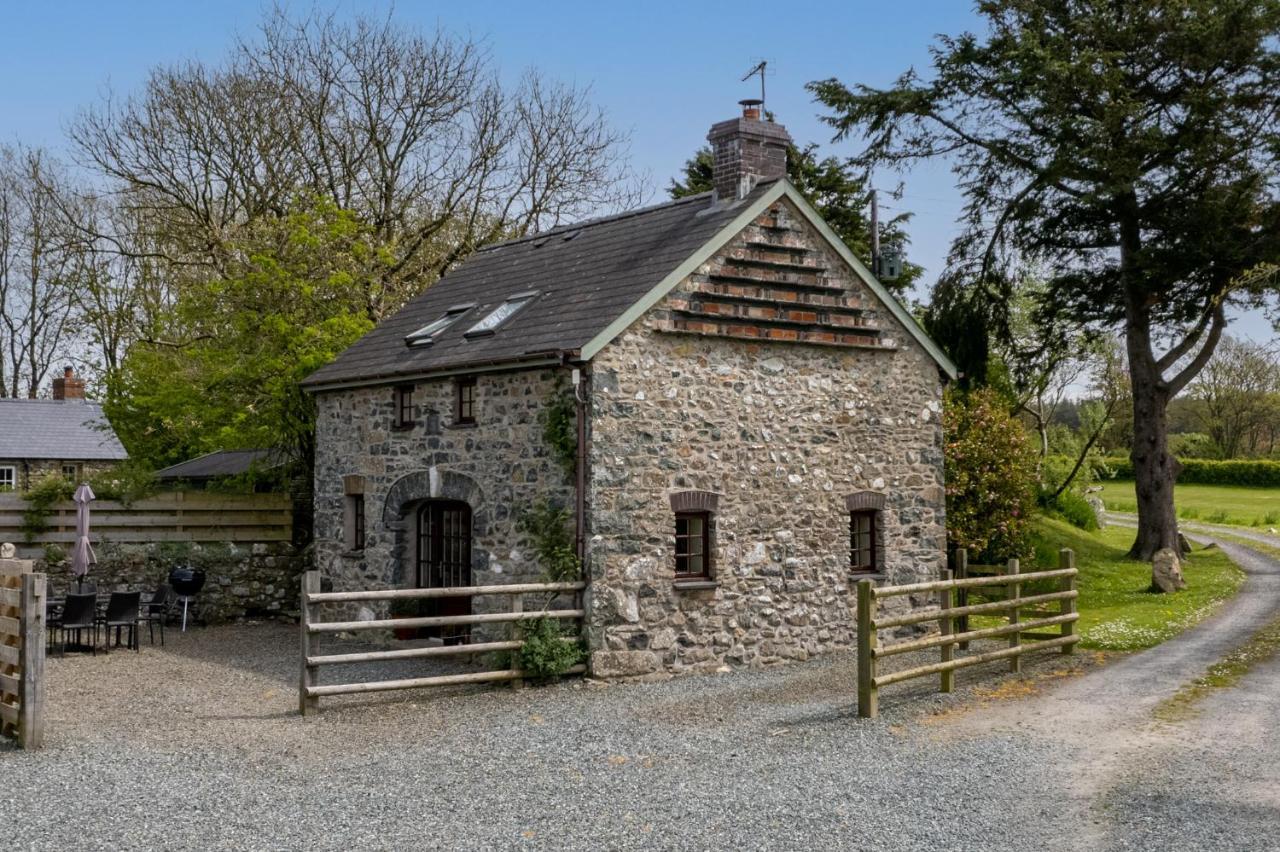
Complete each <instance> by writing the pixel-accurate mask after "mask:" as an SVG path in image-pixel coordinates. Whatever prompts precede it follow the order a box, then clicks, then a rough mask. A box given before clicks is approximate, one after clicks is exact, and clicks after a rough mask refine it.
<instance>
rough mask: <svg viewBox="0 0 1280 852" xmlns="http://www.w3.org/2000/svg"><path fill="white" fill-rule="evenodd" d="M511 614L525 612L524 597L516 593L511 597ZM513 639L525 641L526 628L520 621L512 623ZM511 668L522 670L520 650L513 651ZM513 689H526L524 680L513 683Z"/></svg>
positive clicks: (517, 679)
mask: <svg viewBox="0 0 1280 852" xmlns="http://www.w3.org/2000/svg"><path fill="white" fill-rule="evenodd" d="M511 612H512V614H515V615H519V614H520V613H523V612H524V595H523V594H522V593H520V592H515V593H513V594H512V595H511ZM511 638H512V639H515V640H516V641H521V640H523V639H524V627H523V625H522V624H521V623H520V622H519V621H513V622H511ZM511 668H513V669H518V668H520V648H514V649H512V651H511ZM511 688H512V689H524V678H516V679H515V680H513V681H511Z"/></svg>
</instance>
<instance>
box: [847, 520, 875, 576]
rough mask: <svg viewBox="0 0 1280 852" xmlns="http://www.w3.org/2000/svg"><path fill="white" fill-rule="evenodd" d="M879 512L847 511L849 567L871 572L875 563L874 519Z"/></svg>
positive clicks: (854, 569) (853, 569)
mask: <svg viewBox="0 0 1280 852" xmlns="http://www.w3.org/2000/svg"><path fill="white" fill-rule="evenodd" d="M879 514H880V513H879V512H875V511H859V512H850V513H849V569H850V570H852V571H863V572H872V571H875V570H876V569H877V565H876V521H877V520H878V518H877V516H878V515H879Z"/></svg>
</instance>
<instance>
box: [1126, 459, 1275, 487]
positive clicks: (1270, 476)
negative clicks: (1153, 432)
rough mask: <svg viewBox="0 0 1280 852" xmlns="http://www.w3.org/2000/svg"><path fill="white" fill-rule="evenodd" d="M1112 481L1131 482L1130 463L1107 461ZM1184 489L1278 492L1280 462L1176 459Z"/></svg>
mask: <svg viewBox="0 0 1280 852" xmlns="http://www.w3.org/2000/svg"><path fill="white" fill-rule="evenodd" d="M1105 461H1106V465H1107V467H1108V468H1109V469H1110V471H1111V474H1112V475H1113V476H1114V478H1115V479H1133V462H1131V461H1129V460H1128V459H1127V458H1115V457H1112V458H1107V459H1106V460H1105ZM1178 461H1180V462H1182V473H1180V474H1178V481H1179V482H1181V483H1183V484H1184V485H1246V486H1251V487H1254V488H1280V461H1274V460H1271V459H1230V460H1222V459H1178Z"/></svg>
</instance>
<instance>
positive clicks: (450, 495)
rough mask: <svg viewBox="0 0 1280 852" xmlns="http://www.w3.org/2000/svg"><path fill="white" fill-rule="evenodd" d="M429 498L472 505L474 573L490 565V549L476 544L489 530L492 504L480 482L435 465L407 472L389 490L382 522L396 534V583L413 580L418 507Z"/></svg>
mask: <svg viewBox="0 0 1280 852" xmlns="http://www.w3.org/2000/svg"><path fill="white" fill-rule="evenodd" d="M428 500H457V501H459V502H462V503H466V504H467V505H468V506H470V507H471V537H472V541H473V545H472V548H471V567H472V572H473V573H475V572H477V571H483V570H485V569H486V568H487V567H488V565H489V551H487V550H485V549H483V548H481V547H479V546H477V545H476V544H475V543H474V542H476V541H477V540H478V539H482V538H483V537H484V536H486V535H488V533H489V517H490V506H489V505H488V503H487V502H486V501H485V498H484V492H483V491H482V490H481V489H480V485H479V484H478V483H477V482H476V481H475V480H474V479H472V478H471V477H469V476H467V475H466V474H463V473H456V472H454V471H450V470H442V469H440V468H438V467H432V468H429V469H427V470H419V471H414V472H413V473H407V474H405V475H404V476H402V477H400V478H399V479H397V480H396V481H395V482H393V483H392V484H391V488H390V489H388V490H387V499H386V502H385V503H384V504H383V507H382V525H383V527H384V528H385V529H387V530H388V531H389V532H390V533H391V535H392V544H391V565H390V566H389V567H388V572H389V575H390V576H389V577H388V579H389V581H390V582H391V584H392V585H397V586H399V585H404V584H405V583H406V582H411V581H412V578H413V573H412V572H413V568H414V557H415V552H416V551H415V548H416V546H417V544H416V541H415V538H416V536H415V524H416V517H417V509H418V507H419V506H420V505H421V504H422V503H424V502H426V501H428Z"/></svg>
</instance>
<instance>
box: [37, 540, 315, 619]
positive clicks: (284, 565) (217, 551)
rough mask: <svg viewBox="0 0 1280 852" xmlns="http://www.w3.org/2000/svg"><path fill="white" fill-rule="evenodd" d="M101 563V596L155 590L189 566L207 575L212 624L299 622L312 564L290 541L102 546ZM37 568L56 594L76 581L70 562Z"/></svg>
mask: <svg viewBox="0 0 1280 852" xmlns="http://www.w3.org/2000/svg"><path fill="white" fill-rule="evenodd" d="M94 553H95V555H96V556H97V557H98V564H97V565H95V566H93V567H92V568H91V569H90V572H89V575H88V579H91V580H93V581H95V582H96V583H97V584H98V592H99V594H103V593H106V592H110V591H111V590H113V589H117V588H120V589H126V588H127V589H142V590H145V591H148V592H149V591H151V590H152V589H154V588H155V587H156V586H157V585H158V584H159V583H164V582H167V581H168V578H169V571H170V570H171V569H173V568H175V567H186V566H190V567H193V568H199V569H201V570H203V571H204V572H205V575H206V579H205V585H204V589H203V590H202V591H201V593H200V596H199V598H198V600H197V603H196V612H197V613H198V615H199V617H200V618H201V619H202V620H205V621H208V622H219V621H234V620H238V619H242V618H272V617H283V618H296V617H297V614H298V595H299V590H300V582H299V575H300V574H301V573H302V571H303V570H305V569H306V567H307V565H308V563H309V560H308V559H307V558H306V556H305V555H304V554H300V553H298V552H297V551H296V550H294V548H293V547H292V546H291V545H290V544H288V543H287V542H270V543H260V544H248V543H245V544H214V543H185V542H162V543H155V544H120V543H115V542H103V543H102V544H99V545H97V546H96V547H95V548H94ZM37 570H42V571H47V572H48V574H49V581H50V583H52V584H53V586H54V590H55V592H56V593H57V594H62V593H64V592H65V591H66V590H67V588H68V587H71V586H73V585H74V583H75V580H74V578H73V577H72V575H71V573H70V569H69V567H68V564H67V562H66V561H65V560H62V561H60V562H59V563H57V564H54V565H49V564H48V563H47V562H46V561H45V560H39V562H38V568H37Z"/></svg>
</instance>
